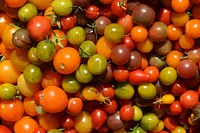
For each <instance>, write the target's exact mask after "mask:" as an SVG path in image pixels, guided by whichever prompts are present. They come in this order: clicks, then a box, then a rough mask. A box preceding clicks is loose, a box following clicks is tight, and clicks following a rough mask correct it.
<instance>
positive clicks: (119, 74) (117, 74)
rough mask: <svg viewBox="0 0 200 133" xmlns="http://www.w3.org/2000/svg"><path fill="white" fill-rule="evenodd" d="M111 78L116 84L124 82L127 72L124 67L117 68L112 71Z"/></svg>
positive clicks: (127, 75)
mask: <svg viewBox="0 0 200 133" xmlns="http://www.w3.org/2000/svg"><path fill="white" fill-rule="evenodd" d="M113 76H114V78H115V80H117V81H118V82H125V81H126V80H127V79H128V77H129V70H128V68H127V67H126V66H117V67H116V68H115V69H114V72H113Z"/></svg>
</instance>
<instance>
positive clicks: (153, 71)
mask: <svg viewBox="0 0 200 133" xmlns="http://www.w3.org/2000/svg"><path fill="white" fill-rule="evenodd" d="M144 72H145V73H147V74H149V76H150V82H155V81H156V80H158V78H159V75H160V72H159V70H158V68H157V67H155V66H147V67H146V68H145V69H144Z"/></svg>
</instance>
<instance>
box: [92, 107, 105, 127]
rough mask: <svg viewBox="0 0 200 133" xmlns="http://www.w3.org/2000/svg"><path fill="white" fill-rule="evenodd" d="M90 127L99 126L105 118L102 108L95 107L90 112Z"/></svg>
mask: <svg viewBox="0 0 200 133" xmlns="http://www.w3.org/2000/svg"><path fill="white" fill-rule="evenodd" d="M91 118H92V127H93V128H94V129H98V128H100V127H101V126H102V125H103V124H104V123H105V122H106V120H107V113H106V111H105V110H104V109H103V108H96V109H94V110H93V111H92V113H91Z"/></svg>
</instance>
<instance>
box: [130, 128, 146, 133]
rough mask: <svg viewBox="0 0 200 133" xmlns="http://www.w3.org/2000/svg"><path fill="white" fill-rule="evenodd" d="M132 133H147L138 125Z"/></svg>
mask: <svg viewBox="0 0 200 133" xmlns="http://www.w3.org/2000/svg"><path fill="white" fill-rule="evenodd" d="M131 133H147V132H146V131H145V130H144V129H142V128H141V127H136V128H134V129H133V130H132V132H131Z"/></svg>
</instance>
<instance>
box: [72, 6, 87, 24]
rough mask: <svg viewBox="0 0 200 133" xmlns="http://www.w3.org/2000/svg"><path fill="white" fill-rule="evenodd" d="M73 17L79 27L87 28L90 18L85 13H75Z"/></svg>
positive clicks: (79, 11)
mask: <svg viewBox="0 0 200 133" xmlns="http://www.w3.org/2000/svg"><path fill="white" fill-rule="evenodd" d="M73 17H74V18H75V20H76V25H79V26H86V25H87V24H88V22H89V18H88V17H86V15H85V12H84V11H81V10H78V11H76V12H74V13H73Z"/></svg>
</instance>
